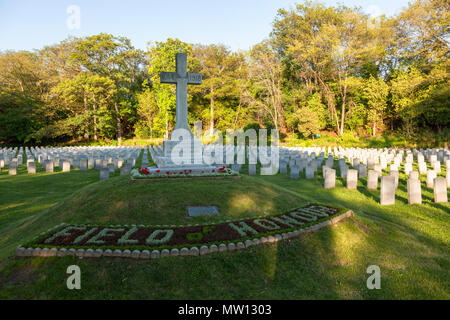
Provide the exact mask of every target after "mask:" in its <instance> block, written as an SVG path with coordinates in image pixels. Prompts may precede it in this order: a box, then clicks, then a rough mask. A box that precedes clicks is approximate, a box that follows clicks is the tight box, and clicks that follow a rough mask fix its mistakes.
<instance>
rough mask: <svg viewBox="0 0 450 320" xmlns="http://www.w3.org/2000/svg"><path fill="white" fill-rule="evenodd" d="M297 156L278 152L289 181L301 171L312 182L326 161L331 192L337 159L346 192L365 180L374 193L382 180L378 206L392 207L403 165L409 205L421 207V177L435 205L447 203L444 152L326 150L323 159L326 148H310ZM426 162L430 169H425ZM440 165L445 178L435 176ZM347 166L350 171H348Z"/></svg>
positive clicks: (449, 165) (449, 163) (449, 178)
mask: <svg viewBox="0 0 450 320" xmlns="http://www.w3.org/2000/svg"><path fill="white" fill-rule="evenodd" d="M306 149H308V148H306ZM299 152H300V155H298V154H295V152H293V150H292V149H288V150H285V151H281V152H280V154H281V155H280V172H281V173H287V166H289V167H290V175H291V178H292V179H298V177H299V171H302V170H304V171H305V178H307V179H312V178H314V175H315V172H316V171H317V169H318V168H320V167H321V166H322V162H323V161H324V160H325V164H324V165H323V166H322V175H323V178H324V187H325V188H327V189H329V188H334V187H335V186H336V170H335V169H333V167H334V159H335V158H337V159H339V160H338V167H339V171H340V175H341V177H342V178H344V179H345V180H346V187H347V188H348V189H356V188H357V185H358V177H367V188H368V189H369V190H377V189H378V181H379V178H380V177H381V186H380V204H381V205H392V204H395V191H396V189H397V188H398V180H399V168H400V167H401V165H402V164H403V172H404V173H405V175H406V176H407V177H408V180H407V193H408V202H409V203H410V204H420V203H422V193H421V180H420V175H426V186H427V187H428V188H433V189H434V201H435V202H448V195H447V188H449V187H450V153H449V151H448V150H447V149H427V150H423V149H421V150H416V149H413V150H396V149H360V148H334V149H330V148H329V149H328V156H327V158H326V159H325V148H309V150H299ZM316 154H319V156H317V157H316ZM414 159H416V161H414ZM427 161H428V163H429V167H430V168H431V169H429V168H428V165H427ZM441 161H442V162H443V163H444V164H445V171H446V172H445V178H444V177H438V176H437V175H438V174H440V173H443V172H442V168H441ZM348 163H349V164H350V165H349V164H348ZM414 164H416V165H417V167H418V171H415V170H414ZM350 166H352V167H353V169H350ZM388 167H389V174H388V175H383V170H386V169H387V168H388ZM386 171H387V170H386Z"/></svg>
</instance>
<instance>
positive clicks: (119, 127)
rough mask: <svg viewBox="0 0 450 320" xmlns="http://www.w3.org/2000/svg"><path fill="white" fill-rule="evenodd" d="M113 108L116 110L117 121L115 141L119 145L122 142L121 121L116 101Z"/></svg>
mask: <svg viewBox="0 0 450 320" xmlns="http://www.w3.org/2000/svg"><path fill="white" fill-rule="evenodd" d="M114 108H115V110H116V121H117V143H118V144H119V146H120V145H121V143H122V123H121V122H120V114H119V105H118V103H117V101H115V102H114Z"/></svg>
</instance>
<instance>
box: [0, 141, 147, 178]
mask: <svg viewBox="0 0 450 320" xmlns="http://www.w3.org/2000/svg"><path fill="white" fill-rule="evenodd" d="M141 150H142V147H61V148H53V147H51V148H47V147H30V148H28V147H25V148H24V147H20V148H17V147H16V148H0V170H1V169H3V168H6V167H8V173H9V174H10V175H17V169H18V166H19V165H23V164H24V159H25V157H24V155H26V166H27V172H28V173H29V174H35V173H36V166H37V164H40V165H41V166H42V167H44V169H45V171H46V172H54V170H55V168H59V170H60V171H63V172H70V170H71V168H73V169H80V170H81V171H87V170H88V169H94V168H95V169H97V170H99V171H100V179H105V178H108V177H109V174H110V173H113V172H114V171H115V170H117V169H120V173H121V175H125V174H129V173H130V171H131V168H132V167H134V166H135V164H136V161H137V158H138V157H139V154H140V152H141Z"/></svg>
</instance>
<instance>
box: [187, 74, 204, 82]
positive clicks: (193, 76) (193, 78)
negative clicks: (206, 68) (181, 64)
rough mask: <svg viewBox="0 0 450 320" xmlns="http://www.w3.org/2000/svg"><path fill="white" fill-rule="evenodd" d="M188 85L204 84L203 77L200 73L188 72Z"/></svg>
mask: <svg viewBox="0 0 450 320" xmlns="http://www.w3.org/2000/svg"><path fill="white" fill-rule="evenodd" d="M187 75H188V84H202V75H201V74H200V73H192V72H188V74H187Z"/></svg>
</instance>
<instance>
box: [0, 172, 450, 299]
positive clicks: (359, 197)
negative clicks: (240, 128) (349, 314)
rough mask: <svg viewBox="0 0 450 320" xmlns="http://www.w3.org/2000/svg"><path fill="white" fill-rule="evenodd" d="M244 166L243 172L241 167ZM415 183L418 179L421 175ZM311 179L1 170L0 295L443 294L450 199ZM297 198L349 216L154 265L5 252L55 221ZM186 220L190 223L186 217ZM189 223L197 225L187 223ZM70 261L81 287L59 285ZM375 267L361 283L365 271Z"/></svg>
mask: <svg viewBox="0 0 450 320" xmlns="http://www.w3.org/2000/svg"><path fill="white" fill-rule="evenodd" d="M244 171H245V169H244ZM422 179H424V177H422ZM322 185H323V180H322V179H321V178H316V179H313V180H306V179H304V178H303V177H302V176H301V178H300V179H299V180H291V179H289V177H288V176H285V175H276V176H252V177H251V176H247V175H243V177H242V179H238V180H235V179H230V180H197V181H193V180H190V181H189V180H186V181H170V180H169V181H151V182H134V183H133V182H131V181H130V180H129V177H121V176H118V173H116V174H115V175H114V176H113V177H111V178H110V179H108V180H103V181H99V173H98V171H97V170H88V171H87V172H80V171H79V170H73V171H72V172H70V173H62V172H59V171H58V172H54V173H45V172H43V170H42V168H39V172H38V173H37V174H36V175H28V174H26V167H25V166H22V167H21V168H20V170H19V173H18V175H17V176H8V174H7V172H5V171H4V170H3V171H2V172H1V173H0V298H1V299H13V298H19V299H430V298H435V299H449V298H450V273H449V270H450V252H449V249H448V248H449V242H450V231H449V230H450V217H449V214H450V205H449V204H448V203H446V204H436V203H434V202H433V192H432V190H431V189H428V188H426V187H425V186H424V184H423V185H422V193H423V194H422V197H423V204H422V205H408V204H407V194H406V180H405V176H404V175H402V174H401V175H400V183H399V188H398V190H397V194H396V195H397V200H396V205H395V206H386V207H381V206H380V205H379V191H373V192H372V191H367V189H366V187H365V179H360V182H359V186H358V190H347V189H346V188H345V187H344V183H343V181H342V180H341V179H339V178H338V179H337V182H336V188H335V189H332V190H326V189H324V188H323V187H322ZM308 202H320V203H323V204H329V205H333V204H334V205H336V206H341V207H345V208H348V209H351V210H353V211H354V213H355V216H354V217H352V218H350V219H346V220H344V221H343V222H341V223H339V224H338V225H335V226H333V227H327V228H323V229H321V230H319V231H317V232H315V233H308V234H303V235H302V236H301V237H299V238H297V239H293V240H292V239H291V240H288V241H282V242H280V243H277V244H265V245H263V246H256V247H251V248H249V249H247V250H244V251H239V252H223V253H216V254H211V255H207V256H200V257H175V258H161V259H157V260H146V261H135V260H132V259H118V258H114V259H113V258H101V259H78V258H76V257H64V258H15V257H14V256H13V254H14V249H15V247H16V246H17V245H19V244H21V243H24V242H26V241H28V240H30V239H31V238H33V237H34V236H36V235H37V234H39V233H40V232H42V231H45V230H46V229H48V228H49V227H51V226H54V225H56V224H59V223H61V222H67V223H122V224H125V223H127V224H132V223H136V224H140V223H142V224H168V223H170V224H182V223H187V221H189V223H202V222H208V221H217V220H219V219H225V218H227V219H230V218H236V219H238V218H242V217H250V216H254V215H260V214H264V213H267V214H271V213H278V212H279V213H281V212H283V211H285V210H288V209H290V208H293V207H299V206H303V205H305V204H307V203H308ZM211 204H213V205H217V206H218V207H219V209H220V211H221V215H220V216H212V217H208V218H206V217H199V218H190V219H192V220H189V219H188V218H186V206H187V205H211ZM194 221H196V222H194ZM197 221H198V222H197ZM72 264H76V265H78V266H80V268H81V287H82V289H81V290H68V289H67V287H66V285H65V283H66V279H67V276H68V275H67V274H66V268H67V267H68V266H69V265H72ZM370 265H378V266H379V267H380V268H381V289H380V290H369V289H367V287H366V279H367V277H368V276H369V275H368V274H367V273H366V269H367V267H368V266H370Z"/></svg>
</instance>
